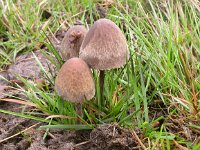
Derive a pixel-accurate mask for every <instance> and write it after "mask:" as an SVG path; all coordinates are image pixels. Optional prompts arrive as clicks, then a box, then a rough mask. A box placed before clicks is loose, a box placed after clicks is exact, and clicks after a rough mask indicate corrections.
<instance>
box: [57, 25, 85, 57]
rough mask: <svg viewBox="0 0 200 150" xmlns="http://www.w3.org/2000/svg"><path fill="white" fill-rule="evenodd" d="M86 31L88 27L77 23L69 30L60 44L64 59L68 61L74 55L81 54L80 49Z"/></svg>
mask: <svg viewBox="0 0 200 150" xmlns="http://www.w3.org/2000/svg"><path fill="white" fill-rule="evenodd" d="M86 33H87V29H86V28H85V27H84V26H83V25H75V26H73V27H71V28H70V29H69V30H68V31H67V33H66V34H65V37H64V39H63V40H62V43H61V46H60V52H61V55H62V58H63V60H65V61H67V60H68V59H70V58H72V57H78V56H79V50H80V47H81V44H82V42H83V39H84V37H85V35H86Z"/></svg>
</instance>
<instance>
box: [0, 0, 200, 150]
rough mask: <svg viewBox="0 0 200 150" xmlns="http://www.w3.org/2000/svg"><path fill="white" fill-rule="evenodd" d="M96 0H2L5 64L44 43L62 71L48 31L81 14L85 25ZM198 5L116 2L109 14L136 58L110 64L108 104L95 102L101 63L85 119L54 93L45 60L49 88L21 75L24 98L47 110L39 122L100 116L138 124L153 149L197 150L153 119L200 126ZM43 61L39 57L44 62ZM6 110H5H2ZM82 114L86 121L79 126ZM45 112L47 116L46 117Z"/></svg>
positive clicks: (95, 121) (91, 123)
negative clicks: (117, 65)
mask: <svg viewBox="0 0 200 150" xmlns="http://www.w3.org/2000/svg"><path fill="white" fill-rule="evenodd" d="M98 2H99V1H98ZM98 2H97V1H89V0H84V1H78V0H77V1H73V0H70V1H61V0H58V1H56V2H55V1H51V2H50V1H45V0H43V1H42V0H41V1H39V2H37V3H36V2H35V1H34V0H30V1H23V2H22V1H20V2H19V3H16V2H15V1H11V0H5V1H0V3H1V10H0V11H1V13H0V16H1V18H3V20H2V21H1V22H0V38H1V37H2V38H3V39H4V42H0V66H1V68H2V69H4V68H6V66H7V65H9V64H10V63H12V62H13V61H14V60H15V58H16V56H17V55H18V54H20V53H26V52H29V51H33V50H35V49H40V47H41V45H42V44H45V46H46V47H47V48H48V52H46V55H47V57H48V58H50V60H51V62H52V63H54V64H55V65H56V67H57V70H59V68H60V66H61V65H62V63H63V61H62V60H61V58H60V56H59V54H58V53H57V52H56V50H55V49H54V48H53V47H52V45H51V44H50V43H49V42H48V40H46V36H45V35H48V34H49V33H50V32H53V33H54V32H56V31H57V30H58V29H59V28H61V24H64V22H65V24H67V25H72V24H73V23H74V22H75V21H76V20H77V19H79V20H81V21H82V22H83V23H84V24H85V25H86V26H89V25H90V24H93V22H94V21H95V20H97V19H98V18H100V14H98V11H97V9H96V5H97V3H98ZM198 4H199V2H198V1H195V0H190V1H187V0H174V1H173V0H170V1H156V0H147V1H139V0H136V1H133V0H127V1H126V3H125V2H124V1H122V0H121V1H120V0H116V1H115V2H114V3H112V5H110V6H109V8H108V13H107V16H106V18H109V19H111V20H112V21H114V22H115V23H116V24H117V25H118V26H119V27H120V28H121V29H122V31H123V32H124V34H125V35H126V38H127V41H128V46H129V50H130V55H131V58H130V60H129V61H128V63H127V64H126V65H125V66H124V67H122V68H120V69H117V70H116V69H115V70H110V71H106V78H105V86H104V90H105V92H104V100H105V105H104V106H99V105H98V104H97V100H98V99H99V96H100V93H99V88H98V72H97V71H96V70H93V75H94V79H95V82H96V85H97V86H96V95H95V97H94V98H93V99H92V100H91V102H85V103H84V106H83V113H84V116H83V117H82V118H81V117H80V116H77V114H76V112H75V109H74V104H72V103H70V102H67V101H63V100H62V98H61V97H59V96H58V95H57V94H56V93H55V92H52V90H51V88H53V87H54V80H55V76H52V75H51V74H49V73H47V72H45V70H44V69H42V68H43V67H42V66H41V65H40V67H41V69H42V70H43V73H44V77H45V78H46V79H48V80H49V85H48V86H47V87H46V88H45V89H39V88H38V87H37V86H35V85H34V84H32V83H30V82H28V81H27V80H25V79H22V78H21V80H22V81H23V82H24V83H25V85H26V88H25V89H24V88H21V87H19V89H21V90H22V91H23V92H24V94H26V96H27V97H28V99H27V101H31V102H33V103H35V104H36V105H37V107H38V108H39V109H40V110H41V111H42V112H43V113H45V114H47V116H49V118H47V119H46V120H48V123H49V124H48V125H47V126H43V127H41V128H55V127H57V128H65V129H88V128H94V127H95V126H97V125H99V124H103V123H112V122H117V123H119V124H120V125H121V126H124V127H129V128H135V127H139V128H140V129H141V130H142V132H143V134H144V135H145V137H146V138H148V139H149V140H150V144H151V147H152V148H153V149H154V148H156V147H160V148H162V149H173V145H174V142H173V140H176V141H177V142H178V143H179V144H182V145H183V146H185V147H187V148H189V149H192V147H193V149H198V148H199V144H196V145H195V144H193V143H192V141H188V140H187V139H184V138H183V137H181V135H180V134H179V133H178V132H177V133H176V131H175V132H174V133H171V132H170V131H169V130H168V127H169V126H167V124H168V122H167V120H168V119H166V120H165V121H164V123H163V124H162V125H161V127H160V128H155V127H154V126H153V124H154V123H155V122H157V121H159V120H161V119H162V118H167V117H168V116H171V115H175V116H179V117H184V118H188V119H190V118H192V119H194V120H196V121H197V124H193V122H189V121H188V122H185V126H187V127H194V128H197V129H199V127H200V124H199V123H198V121H200V120H199V113H198V112H199V109H200V96H199V91H200V63H199V61H200V38H199V37H200V12H199V5H198ZM24 6H26V7H24ZM44 11H48V12H49V13H50V14H51V17H50V18H48V19H45V18H44V17H42V14H43V12H44ZM44 33H45V34H44ZM49 53H50V54H53V55H54V56H55V57H52V56H51V55H49ZM36 60H37V58H36ZM37 61H38V60H37ZM38 63H39V64H40V62H39V61H38ZM156 101H161V102H162V103H163V104H162V106H160V107H157V108H159V111H163V113H164V115H165V116H160V117H161V118H159V117H158V118H155V117H153V116H154V112H153V111H152V109H151V107H150V106H152V105H153V106H154V105H156V104H155V102H156ZM155 107H156V106H155ZM162 107H163V108H162ZM1 112H4V113H8V112H5V111H3V110H1ZM26 113H28V112H26ZM26 113H25V112H24V113H23V116H26V115H28V116H31V115H32V116H33V118H32V119H35V118H34V113H33V112H32V114H26ZM197 113H198V114H197ZM10 114H12V113H10ZM183 114H184V115H183ZM14 115H17V114H14ZM23 116H22V117H23ZM77 118H79V119H80V121H81V122H82V125H76V119H77ZM40 119H42V120H43V121H44V122H46V120H45V119H44V118H40ZM37 120H38V118H37ZM52 120H53V121H52ZM63 125H65V126H63Z"/></svg>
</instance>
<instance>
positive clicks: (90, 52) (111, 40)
mask: <svg viewBox="0 0 200 150" xmlns="http://www.w3.org/2000/svg"><path fill="white" fill-rule="evenodd" d="M128 54H129V53H128V46H127V42H126V38H125V36H124V34H123V33H122V31H121V30H120V28H119V27H118V26H117V25H116V24H115V23H114V22H112V21H111V20H108V19H99V20H98V21H96V22H95V23H94V25H93V26H92V27H91V29H90V30H89V31H88V33H87V34H86V36H85V39H84V40H83V43H82V45H81V48H80V53H79V57H80V58H82V59H83V60H84V61H85V62H86V63H87V64H88V65H89V66H90V67H91V68H95V69H99V70H107V69H113V68H119V67H121V66H123V65H124V64H125V63H126V59H128V57H129V56H128Z"/></svg>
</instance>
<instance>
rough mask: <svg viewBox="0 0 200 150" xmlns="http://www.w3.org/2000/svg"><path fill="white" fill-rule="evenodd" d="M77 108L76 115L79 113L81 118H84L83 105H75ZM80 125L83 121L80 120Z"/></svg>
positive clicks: (78, 121)
mask: <svg viewBox="0 0 200 150" xmlns="http://www.w3.org/2000/svg"><path fill="white" fill-rule="evenodd" d="M75 107H76V113H77V114H78V115H79V116H80V117H83V112H82V104H81V103H76V104H75ZM80 123H81V121H80V119H79V118H78V120H77V124H80Z"/></svg>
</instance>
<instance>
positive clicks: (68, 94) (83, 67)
mask: <svg viewBox="0 0 200 150" xmlns="http://www.w3.org/2000/svg"><path fill="white" fill-rule="evenodd" d="M55 89H56V91H57V93H58V94H59V95H60V96H62V97H63V98H64V99H66V100H68V101H71V102H74V103H76V111H77V113H78V114H79V115H80V116H81V114H82V103H83V101H84V100H85V99H87V100H90V99H92V98H93V97H94V95H95V84H94V80H93V77H92V73H91V70H90V69H89V67H88V65H87V64H86V63H85V62H84V61H83V60H82V59H80V58H71V59H69V60H68V61H66V62H65V63H64V64H63V66H62V67H61V69H60V71H59V72H58V75H57V77H56V80H55Z"/></svg>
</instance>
